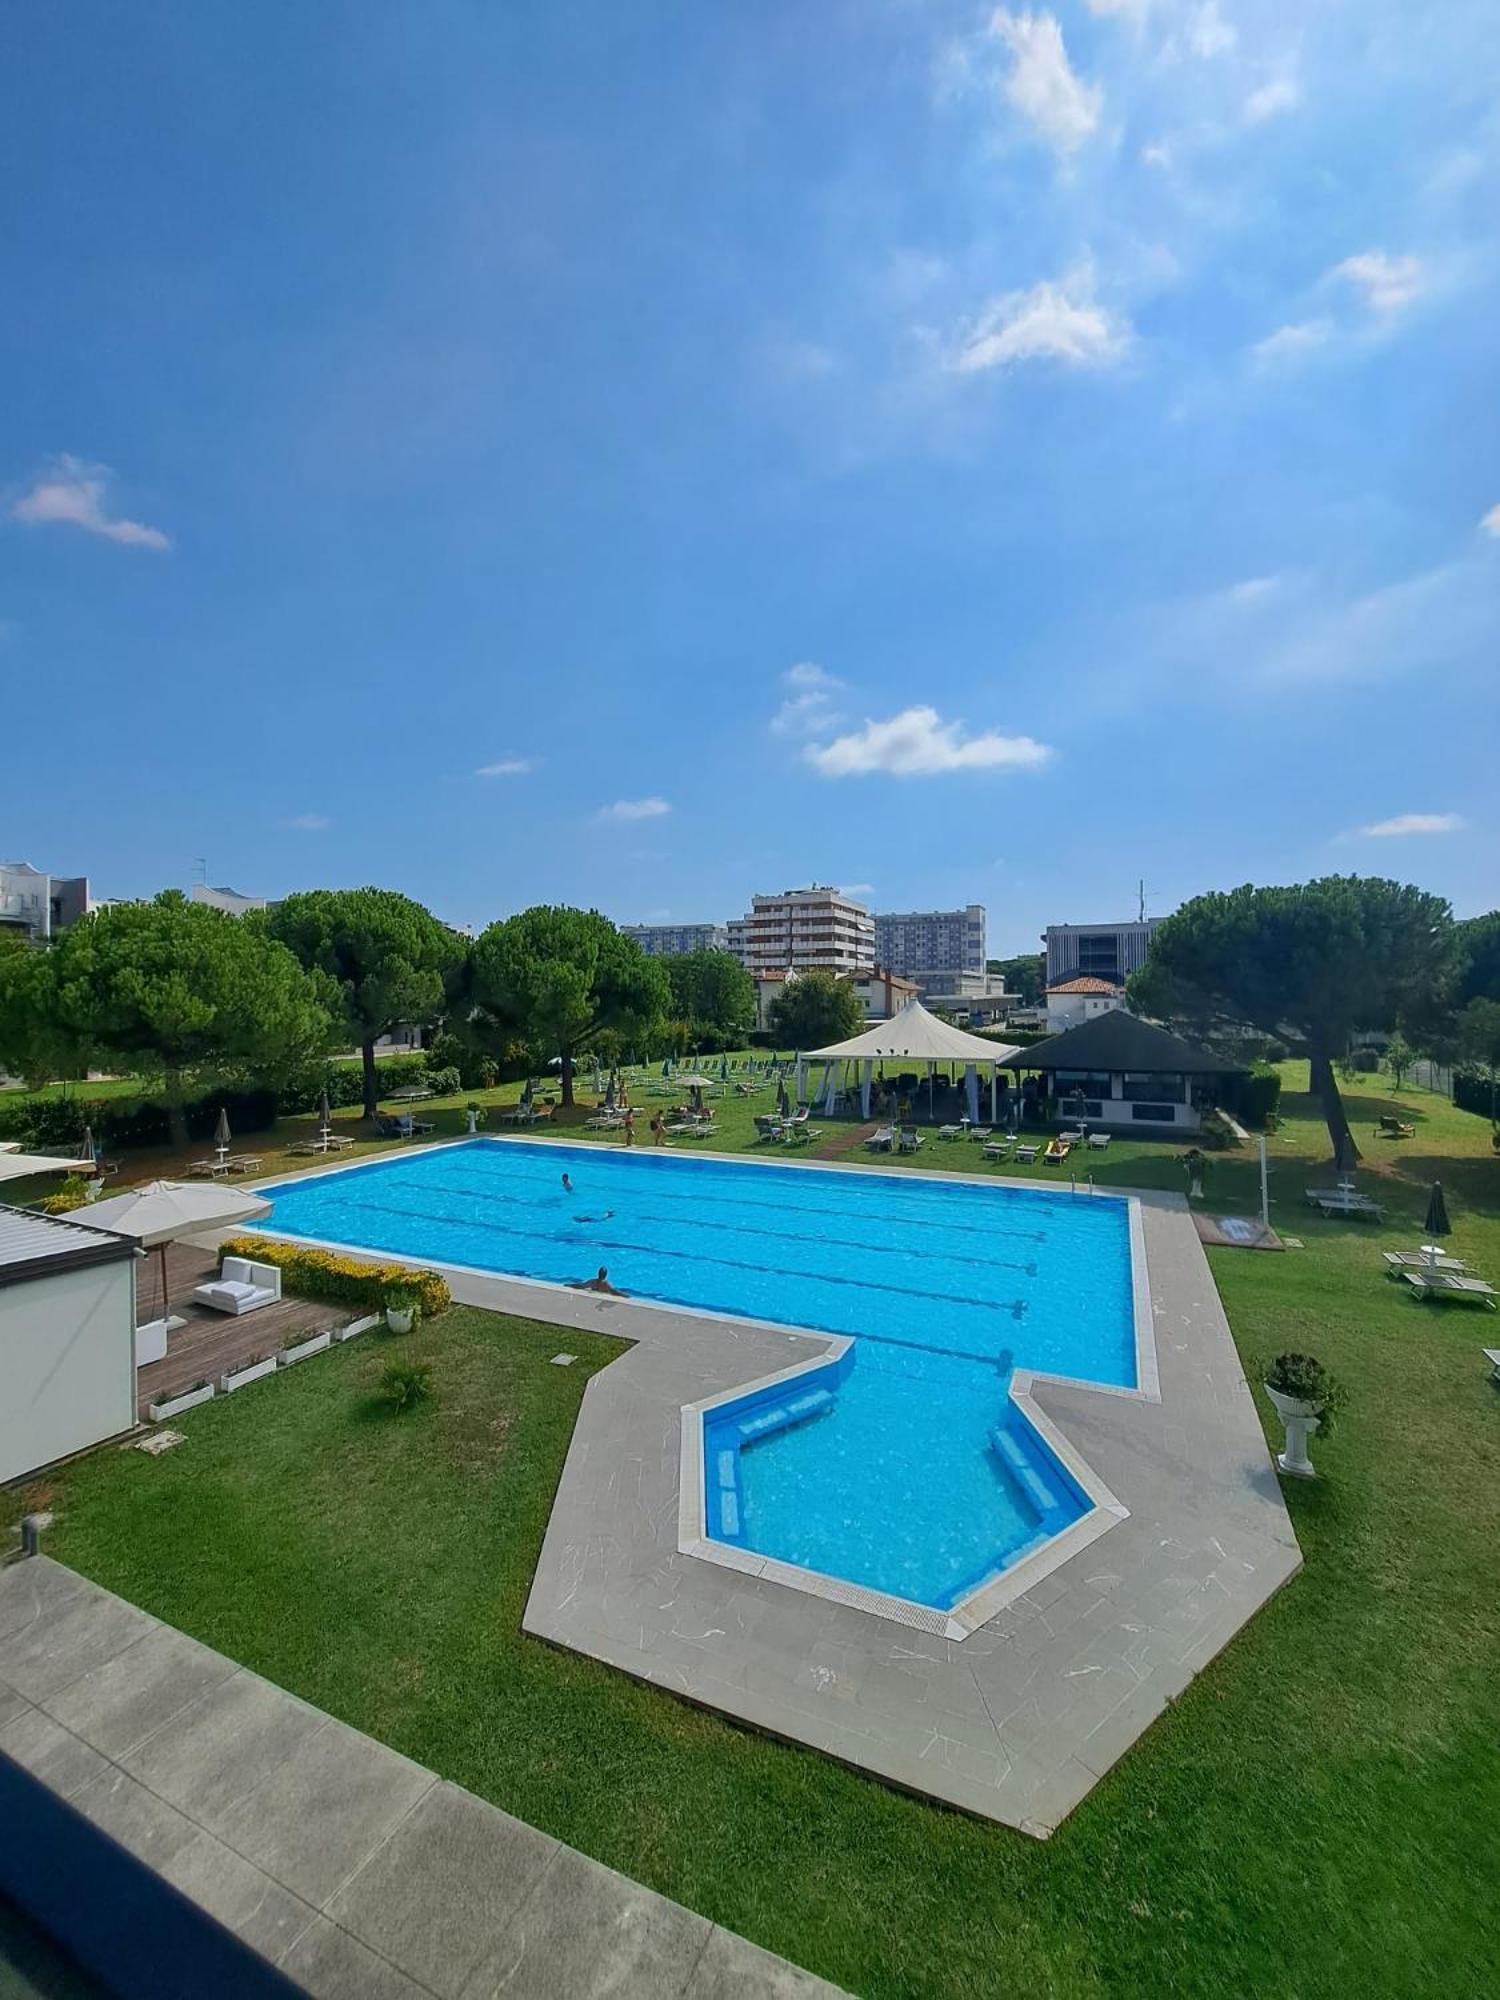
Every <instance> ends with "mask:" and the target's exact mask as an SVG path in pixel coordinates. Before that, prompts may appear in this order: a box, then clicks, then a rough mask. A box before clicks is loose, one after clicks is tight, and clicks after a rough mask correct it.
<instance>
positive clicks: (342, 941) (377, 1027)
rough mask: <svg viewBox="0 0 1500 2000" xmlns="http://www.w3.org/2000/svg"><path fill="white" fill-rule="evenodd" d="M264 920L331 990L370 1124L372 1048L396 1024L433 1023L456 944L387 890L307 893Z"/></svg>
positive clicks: (460, 952) (443, 1001)
mask: <svg viewBox="0 0 1500 2000" xmlns="http://www.w3.org/2000/svg"><path fill="white" fill-rule="evenodd" d="M265 922H266V928H267V929H268V930H269V932H270V934H271V936H272V937H273V938H276V939H279V940H280V942H281V943H282V944H284V945H286V946H287V947H288V948H289V949H290V950H291V951H292V952H294V953H295V954H296V957H297V959H298V961H299V963H300V964H302V965H303V966H305V967H306V968H307V969H308V970H309V971H310V972H320V973H323V974H325V975H326V976H327V977H328V978H329V979H331V980H332V981H333V982H334V983H335V984H336V986H337V988H338V993H339V1004H340V1007H341V1010H342V1014H343V1021H344V1028H345V1032H346V1033H347V1034H348V1035H349V1037H350V1039H351V1040H352V1041H353V1042H354V1043H355V1044H356V1046H357V1047H358V1049H359V1052H360V1055H361V1056H362V1058H363V1060H364V1115H365V1117H366V1118H373V1117H374V1116H375V1110H376V1104H377V1101H378V1098H379V1093H380V1086H379V1080H378V1078H377V1075H376V1070H375V1044H376V1042H377V1041H378V1040H379V1039H380V1037H381V1036H382V1035H385V1034H389V1033H390V1031H391V1029H393V1028H396V1027H399V1026H401V1025H402V1024H403V1023H410V1024H412V1025H413V1026H416V1027H426V1026H429V1025H430V1024H431V1023H432V1022H434V1021H437V1020H439V1019H441V1017H442V1015H443V1012H444V1009H445V1007H446V1005H447V988H446V984H445V982H446V980H447V979H448V978H450V977H451V976H452V974H453V972H454V970H455V968H456V967H457V966H458V965H459V964H460V963H461V962H462V959H463V956H464V942H463V940H462V939H461V938H460V937H459V936H458V934H457V933H456V932H455V931H451V930H449V928H448V926H447V925H446V924H442V923H439V921H438V920H437V918H436V917H435V916H433V914H432V912H431V911H430V910H428V909H425V908H424V907H423V905H422V904H421V903H418V902H415V901H413V899H412V898H411V897H410V896H403V895H402V894H401V893H400V892H399V891H398V890H395V889H308V890H305V891H303V892H302V893H301V894H299V895H295V896H288V897H287V898H286V900H285V901H284V902H282V903H278V904H277V905H276V907H275V908H274V909H273V910H271V911H270V912H269V913H268V915H267V917H266V919H265Z"/></svg>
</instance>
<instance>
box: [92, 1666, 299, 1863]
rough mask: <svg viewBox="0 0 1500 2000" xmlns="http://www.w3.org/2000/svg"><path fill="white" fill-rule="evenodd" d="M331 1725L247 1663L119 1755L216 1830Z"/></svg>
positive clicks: (138, 1774)
mask: <svg viewBox="0 0 1500 2000" xmlns="http://www.w3.org/2000/svg"><path fill="white" fill-rule="evenodd" d="M327 1725H328V1718H327V1716H325V1715H321V1714H319V1712H318V1710H317V1709H315V1708H309V1707H308V1706H307V1704H306V1703H305V1702H301V1701H298V1700H297V1699H296V1698H295V1697H294V1696H292V1695H289V1694H287V1693H285V1692H284V1691H283V1690H282V1689H281V1688H277V1687H272V1686H271V1684H270V1682H269V1681H263V1680H261V1679H260V1678H259V1677H258V1676H257V1675H255V1674H249V1673H246V1672H245V1671H244V1670H243V1668H242V1669H241V1670H240V1671H239V1672H238V1673H234V1674H231V1675H230V1676H229V1677H228V1679H226V1680H223V1681H221V1682H220V1683H219V1685H218V1686H217V1687H214V1688H210V1689H209V1691H208V1693H207V1694H205V1695H202V1696H200V1697H199V1699H198V1700H197V1701H195V1702H193V1703H192V1704H191V1706H189V1707H188V1708H185V1709H182V1710H180V1711H179V1713H178V1714H177V1715H176V1716H175V1717H174V1718H173V1719H172V1721H171V1722H170V1723H169V1724H167V1725H166V1726H165V1727H164V1728H162V1729H159V1730H158V1731H157V1733H156V1734H155V1735H154V1736H148V1737H147V1738H146V1740H145V1742H144V1743H141V1744H138V1745H137V1746H136V1748H135V1749H133V1750H131V1751H129V1752H127V1753H126V1754H125V1755H124V1756H122V1757H121V1758H120V1760H119V1761H120V1763H121V1765H122V1766H123V1768H124V1769H125V1770H127V1771H129V1772H130V1773H131V1775H132V1776H133V1777H137V1778H139V1779H140V1780H141V1782H142V1783H143V1784H146V1785H149V1786H150V1787H151V1789H152V1791H154V1792H156V1793H157V1794H158V1795H159V1796H160V1797H161V1798H164V1799H165V1800H166V1801H167V1802H168V1804H169V1805H174V1806H178V1807H180V1808H181V1810H182V1811H183V1812H186V1813H189V1814H191V1816H192V1817H193V1818H194V1819H196V1820H197V1821H198V1822H199V1824H200V1825H203V1826H206V1827H208V1828H209V1829H210V1830H211V1831H215V1832H217V1831H218V1830H219V1827H220V1824H221V1823H222V1821H223V1818H224V1815H225V1814H226V1813H227V1812H228V1811H229V1809H230V1808H231V1807H232V1806H233V1805H235V1804H236V1803H237V1802H238V1801H239V1800H240V1799H242V1798H244V1797H246V1796H247V1794H249V1793H250V1792H253V1791H254V1789H255V1787H256V1786H257V1785H261V1784H264V1783H265V1781H266V1779H267V1778H269V1777H270V1776H271V1774H272V1772H273V1771H275V1770H276V1769H277V1767H278V1766H279V1765H280V1764H282V1763H284V1762H285V1761H286V1759H287V1758H288V1757H291V1756H293V1755H295V1754H296V1753H297V1752H298V1751H299V1750H302V1749H304V1748H305V1747H306V1745H307V1743H308V1741H309V1740H310V1739H311V1738H312V1737H314V1736H316V1735H317V1733H318V1731H319V1730H320V1729H323V1728H326V1727H327Z"/></svg>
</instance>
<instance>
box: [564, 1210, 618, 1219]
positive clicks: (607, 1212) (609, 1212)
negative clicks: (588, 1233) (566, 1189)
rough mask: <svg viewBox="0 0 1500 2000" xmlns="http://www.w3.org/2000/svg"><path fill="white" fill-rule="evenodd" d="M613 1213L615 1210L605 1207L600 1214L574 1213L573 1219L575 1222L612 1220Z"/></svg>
mask: <svg viewBox="0 0 1500 2000" xmlns="http://www.w3.org/2000/svg"><path fill="white" fill-rule="evenodd" d="M614 1214H615V1212H614V1210H613V1209H612V1208H607V1209H605V1211H604V1213H603V1214H602V1215H575V1216H574V1217H573V1220H574V1221H575V1222H612V1221H613V1220H614Z"/></svg>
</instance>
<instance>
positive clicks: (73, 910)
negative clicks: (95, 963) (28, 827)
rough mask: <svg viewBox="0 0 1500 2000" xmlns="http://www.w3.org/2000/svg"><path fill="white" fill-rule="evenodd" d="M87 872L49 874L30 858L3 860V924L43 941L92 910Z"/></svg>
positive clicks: (0, 884)
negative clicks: (30, 860)
mask: <svg viewBox="0 0 1500 2000" xmlns="http://www.w3.org/2000/svg"><path fill="white" fill-rule="evenodd" d="M93 907H94V904H93V901H92V899H91V897H90V895H89V878H88V876H87V875H48V874H45V873H44V872H43V871H42V870H41V869H40V868H33V867H32V865H31V863H30V862H29V861H0V924H3V925H4V926H5V928H6V929H7V930H20V931H24V932H25V933H26V935H27V936H28V937H29V938H32V939H34V940H36V941H37V942H44V941H45V940H46V939H47V938H50V937H51V936H52V935H53V934H54V932H56V931H60V930H66V928H67V927H68V925H69V924H72V923H76V922H77V921H78V919H79V918H80V917H82V916H86V915H87V914H88V912H89V911H90V910H91V909H93Z"/></svg>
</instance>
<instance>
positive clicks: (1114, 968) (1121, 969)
mask: <svg viewBox="0 0 1500 2000" xmlns="http://www.w3.org/2000/svg"><path fill="white" fill-rule="evenodd" d="M1161 921H1162V919H1161V918H1160V917H1142V918H1139V919H1137V920H1136V921H1135V922H1134V923H1123V924H1048V926H1047V928H1046V930H1045V931H1044V932H1043V933H1042V943H1043V944H1044V945H1045V946H1046V949H1047V984H1048V986H1061V985H1062V984H1063V982H1064V981H1065V980H1069V979H1078V978H1085V979H1107V980H1108V981H1109V982H1110V984H1111V985H1112V986H1123V985H1124V984H1125V981H1126V980H1127V979H1128V978H1129V977H1130V975H1131V973H1132V972H1136V971H1138V970H1139V968H1140V967H1141V966H1143V965H1144V964H1145V963H1146V952H1147V949H1148V947H1149V946H1150V943H1151V934H1152V932H1153V931H1154V930H1155V929H1156V927H1157V925H1158V924H1159V923H1160V922H1161Z"/></svg>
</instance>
